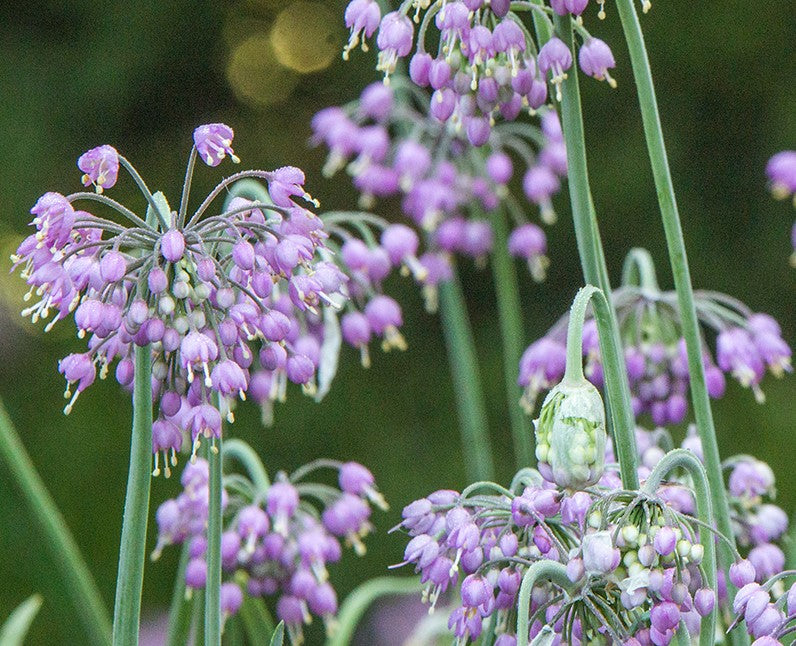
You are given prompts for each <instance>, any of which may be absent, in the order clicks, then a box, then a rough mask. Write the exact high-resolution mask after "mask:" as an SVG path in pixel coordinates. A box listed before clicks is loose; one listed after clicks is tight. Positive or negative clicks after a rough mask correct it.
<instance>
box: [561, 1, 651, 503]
mask: <svg viewBox="0 0 796 646" xmlns="http://www.w3.org/2000/svg"><path fill="white" fill-rule="evenodd" d="M553 22H554V25H555V29H556V34H557V35H558V37H559V38H560V39H561V40H562V41H563V42H564V43H565V44H566V45H567V46H568V47H569V48H570V49H571V50H572V52H573V60H574V59H575V58H576V53H575V51H574V40H573V35H572V21H571V20H570V17H569V16H566V17H563V16H558V15H556V16H554V18H553ZM561 126H562V129H563V132H564V141H565V144H566V149H567V166H568V180H569V196H570V202H571V205H572V219H573V221H574V224H575V237H576V239H577V244H578V254H579V256H580V261H581V266H582V268H583V276H584V278H585V279H586V282H587V283H591V284H592V285H595V286H597V287H599V288H600V289H601V290H602V292H603V295H604V296H605V299H606V301H607V303H608V308H607V312H603V314H604V315H606V316H607V322H606V324H607V326H608V330H609V331H610V334H611V336H613V341H612V343H613V345H614V346H616V348H618V349H619V350H620V352H621V348H622V345H621V341H620V336H619V325H618V323H617V320H616V312H614V309H613V307H612V306H611V305H610V303H611V300H612V297H611V285H610V282H609V280H608V270H607V268H606V265H605V254H604V252H603V248H602V242H601V240H600V231H599V229H598V226H597V217H596V213H595V209H594V203H593V201H592V197H591V189H590V188H589V170H588V164H587V160H586V138H585V134H584V128H583V112H582V108H581V101H580V86H579V84H578V72H577V69H576V67H575V66H574V65H573V66H572V68H571V69H570V70H569V72H568V74H567V79H566V80H565V81H564V82H563V85H562V101H561ZM598 323H599V321H598ZM602 343H603V340H602V336H601V338H600V345H601V346H602ZM620 356H623V354H621V355H620ZM619 377H620V380H621V390H622V392H623V394H624V396H623V398H622V399H621V400H617V401H616V402H615V401H614V400H613V399H612V398H611V397H608V398H607V399H606V408H607V409H608V412H609V419H612V420H613V419H616V417H617V416H616V415H614V413H613V410H612V409H613V407H614V406H615V405H617V403H619V402H621V401H623V400H624V401H625V402H629V401H630V399H629V393H630V383H629V382H628V376H627V371H626V370H625V369H624V363H623V369H622V371H621V373H620V375H619ZM623 409H624V410H623V411H621V415H622V418H623V419H625V420H627V421H631V420H632V424H633V426H634V427H635V420H634V418H633V410H632V408H630V409H628V408H627V406H623ZM612 431H613V434H614V436H615V437H614V441H615V443H616V444H617V446H616V449H617V454H618V455H620V456H621V455H623V454H624V458H625V462H626V464H624V465H622V474H623V477H622V481H623V484H624V485H625V488H628V489H632V488H635V487H634V486H633V483H636V485H637V483H638V475H637V471H636V465H637V462H638V457H637V455H636V452H635V435H634V436H633V444H632V445H629V446H621V445H620V442H619V441H618V440H617V438H616V429H612ZM625 439H626V440H627V441H629V440H630V438H629V437H626V438H625ZM620 462H621V458H620ZM625 477H627V478H629V481H627V482H625Z"/></svg>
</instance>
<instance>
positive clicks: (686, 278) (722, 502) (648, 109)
mask: <svg viewBox="0 0 796 646" xmlns="http://www.w3.org/2000/svg"><path fill="white" fill-rule="evenodd" d="M616 5H617V8H618V10H619V17H620V18H621V20H622V28H623V29H624V33H625V39H626V40H627V45H628V49H629V50H630V61H631V64H632V66H633V75H634V77H635V80H636V86H637V87H638V98H639V104H640V107H641V117H642V121H643V123H644V135H645V137H646V140H647V149H648V151H649V157H650V162H651V165H652V174H653V177H654V179H655V188H656V190H657V193H658V202H659V204H660V210H661V217H662V220H663V228H664V231H665V232H666V244H667V247H668V250H669V260H670V262H671V266H672V275H673V277H674V285H675V288H676V290H677V300H678V303H679V308H680V312H681V316H682V325H683V336H684V337H685V343H686V349H687V351H688V372H689V376H690V387H691V399H692V401H693V405H694V417H695V418H696V424H697V431H698V433H699V439H700V440H701V442H702V452H703V454H704V461H705V470H706V471H707V477H708V482H709V484H710V492H711V498H712V501H713V510H714V513H715V515H716V522H717V525H718V529H719V531H720V532H721V533H722V534H724V535H725V536H726V537H727V538H728V539H729V540H730V541H732V542H733V543H734V540H735V539H734V537H733V532H732V525H731V523H730V510H729V506H728V503H727V494H726V492H725V490H724V479H723V477H722V472H721V459H720V457H719V447H718V442H717V441H716V429H715V427H714V424H713V413H712V411H711V408H710V399H709V397H708V391H707V388H706V386H705V371H704V366H703V364H702V343H701V340H700V335H699V321H698V319H697V315H696V307H695V305H694V291H693V288H692V286H691V273H690V271H689V268H688V258H687V256H686V249H685V240H684V239H683V229H682V226H681V224H680V216H679V213H678V210H677V200H676V198H675V194H674V184H673V182H672V176H671V173H670V171H669V162H668V160H667V156H666V146H665V144H664V140H663V129H662V128H661V121H660V115H659V113H658V102H657V99H656V97H655V87H654V85H653V82H652V72H651V70H650V64H649V59H648V58H647V51H646V49H645V46H644V35H643V33H642V31H641V24H640V23H639V19H638V14H637V13H636V9H635V7H634V6H633V0H617V3H616ZM732 559H733V553H732V549H731V548H730V547H729V546H727V545H724V544H721V545H720V547H719V560H720V563H721V566H722V568H724V569H726V568H727V567H728V566H729V564H730V563H731V562H732ZM729 588H730V589H729V595H730V599H732V597H733V595H734V591H733V589H732V586H729ZM737 632H740V631H733V633H737Z"/></svg>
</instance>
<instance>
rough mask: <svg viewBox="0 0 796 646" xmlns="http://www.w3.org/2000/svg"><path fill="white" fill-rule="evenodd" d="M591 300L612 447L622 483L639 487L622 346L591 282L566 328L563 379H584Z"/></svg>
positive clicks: (581, 293)
mask: <svg viewBox="0 0 796 646" xmlns="http://www.w3.org/2000/svg"><path fill="white" fill-rule="evenodd" d="M589 302H591V304H592V307H593V309H594V320H595V322H596V323H597V333H598V335H599V339H600V355H601V356H602V363H603V370H604V371H605V393H606V399H607V401H609V402H610V403H611V405H610V407H609V415H610V416H611V418H612V422H613V423H612V426H613V434H614V449H615V451H616V456H617V458H618V459H619V470H620V473H621V475H622V484H623V485H624V487H625V488H626V489H637V488H638V451H637V450H636V422H635V418H634V417H633V407H632V404H631V400H630V387H629V386H628V383H627V370H626V367H625V361H624V355H623V353H622V346H621V345H620V344H619V343H618V342H617V335H615V334H614V328H613V321H614V319H613V309H612V308H611V305H610V304H609V303H608V299H607V298H606V297H605V294H603V292H602V291H601V290H599V289H598V288H597V287H594V286H593V285H587V286H586V287H583V288H581V290H580V291H579V292H578V295H577V296H576V297H575V300H574V302H573V303H572V310H571V312H570V315H569V327H568V328H567V367H566V373H565V374H564V379H565V380H567V381H581V380H583V378H584V377H583V323H584V320H585V318H586V308H587V306H588V304H589Z"/></svg>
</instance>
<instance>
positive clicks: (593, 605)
mask: <svg viewBox="0 0 796 646" xmlns="http://www.w3.org/2000/svg"><path fill="white" fill-rule="evenodd" d="M604 415H605V413H604V410H603V409H602V402H601V400H600V396H599V394H598V393H597V392H596V390H594V389H593V387H590V386H589V385H588V384H587V383H586V384H585V385H583V386H582V388H578V387H568V388H565V389H559V390H557V391H556V392H554V393H552V396H550V397H548V399H547V401H546V403H545V405H544V406H543V408H542V413H541V415H540V417H539V419H538V420H537V422H536V426H537V429H536V434H537V442H538V444H539V445H542V446H544V447H546V448H545V449H543V451H542V452H543V453H544V455H543V456H542V457H543V458H544V459H543V460H541V461H540V469H539V471H536V470H534V469H523V470H521V471H520V472H519V473H517V475H516V476H515V477H514V480H513V481H512V483H511V485H510V486H509V487H508V488H504V487H501V486H499V485H497V484H494V483H488V482H483V483H476V484H474V485H471V486H470V487H468V488H466V489H465V490H464V491H463V492H461V493H458V492H456V491H448V490H442V491H437V492H435V493H433V494H431V495H429V496H428V497H426V498H423V499H420V500H417V501H415V502H413V503H411V504H410V505H408V506H407V507H405V508H404V510H403V521H402V522H401V524H400V525H399V528H400V529H403V530H404V531H406V532H407V533H408V534H409V536H410V537H411V539H410V541H409V543H408V545H407V547H406V550H405V553H404V561H403V562H402V563H401V564H400V565H408V564H411V565H412V566H413V567H414V568H415V570H416V571H417V572H419V573H420V575H421V581H422V582H423V583H424V584H425V589H424V593H423V596H424V599H425V600H427V601H428V602H429V603H430V604H431V607H432V608H433V607H434V605H435V604H436V602H437V600H438V599H439V597H440V595H442V594H444V593H446V592H447V591H449V590H456V594H457V596H456V599H457V600H458V601H459V604H458V605H457V606H456V607H455V608H454V610H453V611H452V612H451V614H450V616H449V621H448V626H449V628H450V629H451V630H452V631H453V633H454V635H455V636H456V640H457V641H456V643H457V644H460V645H461V644H467V643H470V642H471V641H476V640H477V639H478V637H479V636H480V635H481V634H482V632H484V631H485V630H487V629H489V630H494V634H495V635H497V639H496V641H495V644H496V645H498V646H514V645H515V644H516V641H517V632H516V630H515V627H516V626H518V617H519V615H520V614H521V613H524V614H525V617H528V614H530V618H529V622H528V625H529V635H527V636H526V637H527V638H529V639H533V638H534V637H536V636H538V635H540V633H542V631H546V632H547V633H549V634H548V635H546V636H545V637H546V638H549V640H548V641H543V642H540V643H545V644H547V643H550V644H616V645H620V644H634V645H637V644H642V645H649V644H655V645H656V646H661V645H665V644H669V643H671V642H672V640H673V638H674V635H675V632H676V631H677V629H678V627H679V626H680V623H681V621H683V622H685V625H686V626H687V627H688V631H689V633H690V635H692V636H695V635H697V634H698V633H699V630H700V621H701V618H702V617H705V616H707V615H709V614H710V613H711V612H712V611H713V608H714V606H715V604H716V598H717V590H714V589H711V588H710V587H709V586H708V584H707V581H708V577H707V575H706V572H705V571H704V569H703V567H702V565H701V564H702V559H703V556H704V547H703V544H702V543H701V538H700V531H699V528H700V525H699V522H698V521H697V520H696V519H695V518H694V517H693V516H690V515H688V514H687V513H683V512H681V511H680V510H678V509H677V508H676V507H674V506H673V505H671V504H669V503H668V502H667V497H668V494H667V492H668V490H669V489H670V488H671V487H672V486H673V485H672V484H671V483H669V482H664V483H663V484H662V485H661V487H660V488H659V490H658V491H657V492H655V493H654V494H648V493H645V492H644V491H641V492H633V491H626V490H624V489H623V488H622V486H621V482H620V480H619V477H618V474H617V473H616V472H615V471H614V470H612V469H608V470H605V468H604V464H605V462H604V459H605V455H606V438H605V426H604ZM607 455H608V456H609V459H610V451H608V452H607ZM598 456H599V457H598ZM648 474H649V470H648V469H647V470H646V471H644V470H641V471H640V475H648ZM674 486H677V487H678V488H682V489H684V491H685V492H686V494H687V495H689V496H690V495H691V494H690V490H688V489H686V488H685V487H684V486H683V485H680V484H677V485H674ZM710 540H713V536H710ZM544 562H552V563H557V564H560V565H559V566H558V567H559V568H560V569H561V570H562V571H563V570H564V569H565V572H566V577H567V581H566V582H565V583H566V585H563V586H562V583H561V582H556V583H552V582H545V583H540V584H539V585H537V586H536V587H535V588H534V589H533V591H532V592H531V595H530V599H529V601H526V603H528V604H529V605H526V606H524V607H518V603H519V595H518V592H519V590H520V585H521V581H522V579H523V576H524V575H525V573H526V572H527V571H528V568H529V567H531V566H532V565H534V564H537V563H544ZM542 578H544V577H542ZM517 629H519V628H517ZM526 643H527V641H526Z"/></svg>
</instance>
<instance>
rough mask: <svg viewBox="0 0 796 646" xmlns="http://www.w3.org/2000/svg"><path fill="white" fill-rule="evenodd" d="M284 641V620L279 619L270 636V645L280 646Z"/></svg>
mask: <svg viewBox="0 0 796 646" xmlns="http://www.w3.org/2000/svg"><path fill="white" fill-rule="evenodd" d="M284 643H285V622H284V621H280V622H279V625H277V627H276V630H275V631H274V634H273V636H272V637H271V646H282V645H283V644H284Z"/></svg>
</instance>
